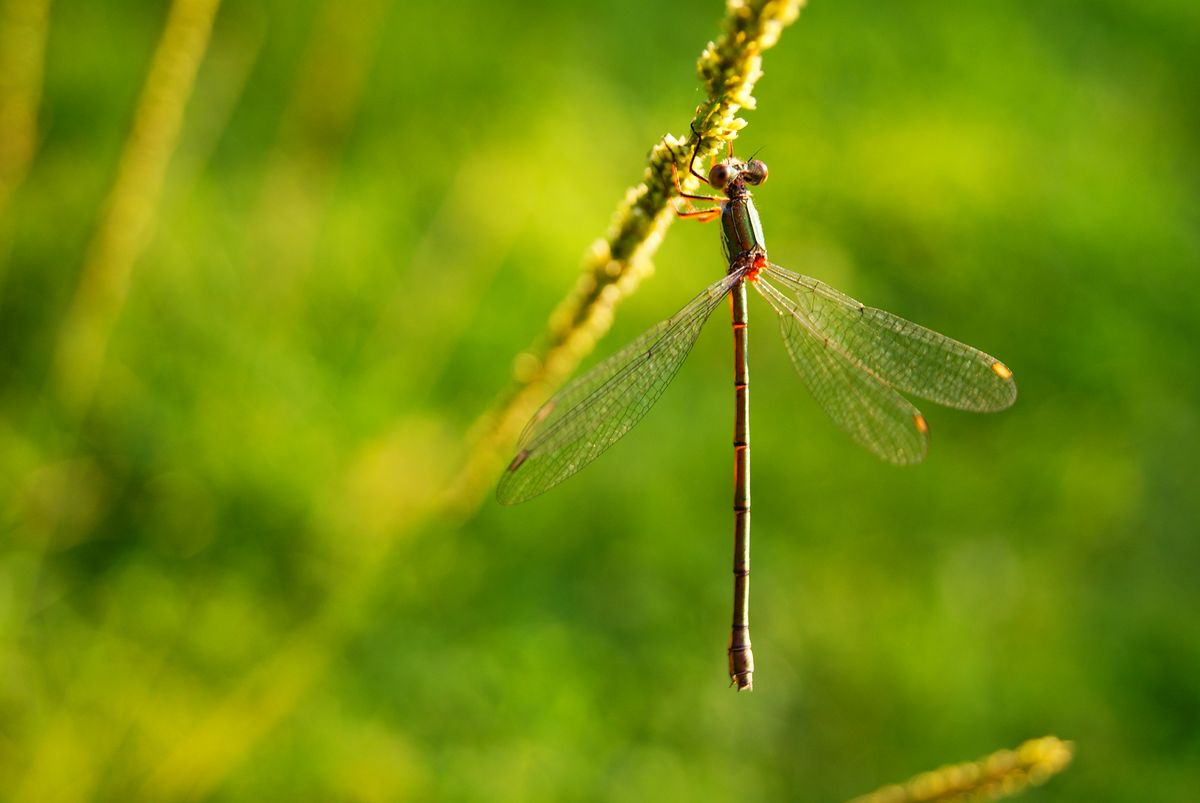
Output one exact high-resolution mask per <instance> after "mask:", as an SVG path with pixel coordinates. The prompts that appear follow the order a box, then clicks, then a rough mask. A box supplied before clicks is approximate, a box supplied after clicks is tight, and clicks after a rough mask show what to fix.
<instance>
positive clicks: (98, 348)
mask: <svg viewBox="0 0 1200 803" xmlns="http://www.w3.org/2000/svg"><path fill="white" fill-rule="evenodd" d="M219 5H220V0H174V2H173V3H172V4H171V10H170V13H169V14H168V16H167V22H166V27H165V29H164V30H163V34H162V37H161V38H160V39H159V41H158V47H157V48H156V49H155V51H154V59H153V61H152V62H151V64H150V70H149V72H148V74H147V75H146V83H145V85H144V86H143V87H142V95H141V98H140V99H139V101H138V105H137V110H136V112H135V113H134V120H133V130H132V131H131V132H130V134H129V138H128V139H127V140H126V141H125V149H124V151H123V153H122V154H121V161H120V164H119V166H118V168H117V178H116V180H115V181H114V183H113V187H112V189H111V190H110V191H109V196H108V200H107V202H106V204H105V208H104V213H103V215H102V217H101V219H100V223H99V225H98V227H97V229H96V232H95V234H93V236H92V240H91V242H90V243H89V244H88V249H87V255H86V257H85V258H84V264H83V272H82V274H81V275H80V277H79V284H78V285H77V286H76V288H75V295H74V298H73V299H72V300H71V305H70V308H69V309H68V312H67V317H66V320H64V321H63V324H62V328H61V330H60V333H59V341H58V349H57V353H56V354H55V365H54V380H55V383H56V389H57V394H58V398H59V400H60V401H61V402H62V404H63V408H64V410H65V411H66V413H67V415H68V416H69V417H72V418H75V419H78V418H80V417H82V416H83V414H84V413H86V412H87V408H88V406H89V405H90V404H91V400H92V396H93V394H94V392H95V388H96V382H97V381H98V380H99V377H100V372H101V369H102V368H103V365H104V357H105V353H106V351H107V350H108V341H109V338H110V336H111V334H112V330H113V327H114V326H115V325H116V322H117V320H118V319H119V318H120V316H121V309H122V307H123V306H124V304H125V296H126V294H127V292H128V290H129V280H130V275H131V273H132V271H133V263H134V262H135V261H136V260H137V258H138V255H139V254H140V253H141V250H142V248H143V247H144V245H145V242H146V239H147V235H148V234H149V231H150V228H151V224H152V223H153V220H154V214H155V211H156V209H157V207H158V201H159V197H160V195H161V194H162V186H163V178H164V176H165V175H166V171H167V165H168V164H169V163H170V160H171V155H172V154H173V153H174V152H175V146H176V144H177V143H178V141H179V131H180V128H181V126H182V123H183V113H184V109H185V108H186V107H187V103H188V99H189V97H190V96H191V93H192V86H193V84H194V83H195V78H196V70H197V69H198V68H199V66H200V61H201V59H203V58H204V53H205V50H206V49H207V47H208V38H209V34H210V32H211V31H212V23H213V18H214V17H215V16H216V13H217V7H218V6H219Z"/></svg>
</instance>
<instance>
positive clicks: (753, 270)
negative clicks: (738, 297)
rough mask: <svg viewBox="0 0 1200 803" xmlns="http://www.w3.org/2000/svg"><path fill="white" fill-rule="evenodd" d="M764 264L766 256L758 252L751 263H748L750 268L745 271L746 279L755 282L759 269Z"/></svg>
mask: <svg viewBox="0 0 1200 803" xmlns="http://www.w3.org/2000/svg"><path fill="white" fill-rule="evenodd" d="M766 266H767V258H766V257H765V256H763V255H762V254H759V255H758V256H756V257H755V258H754V261H753V262H752V263H750V270H748V271H746V281H748V282H757V281H758V273H759V271H761V270H762V269H763V268H765V267H766Z"/></svg>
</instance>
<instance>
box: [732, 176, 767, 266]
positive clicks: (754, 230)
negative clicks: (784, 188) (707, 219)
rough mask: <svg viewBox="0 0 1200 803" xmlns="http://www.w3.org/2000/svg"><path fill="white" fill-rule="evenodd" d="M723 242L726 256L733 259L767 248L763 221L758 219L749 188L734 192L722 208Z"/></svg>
mask: <svg viewBox="0 0 1200 803" xmlns="http://www.w3.org/2000/svg"><path fill="white" fill-rule="evenodd" d="M721 244H722V245H723V246H724V248H725V258H726V259H728V260H729V262H730V263H731V264H732V263H733V261H734V260H735V259H736V258H737V257H739V256H741V255H742V254H745V253H747V252H749V251H752V250H755V249H758V250H760V251H766V250H767V242H766V239H765V238H764V237H763V230H762V223H760V222H759V220H758V210H757V209H755V208H754V199H753V198H751V197H750V192H749V191H748V190H744V189H743V190H742V191H741V192H736V191H735V192H734V193H732V194H731V197H730V198H729V200H728V201H726V202H725V203H724V204H723V206H722V209H721Z"/></svg>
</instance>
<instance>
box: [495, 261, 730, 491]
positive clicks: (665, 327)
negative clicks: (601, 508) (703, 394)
mask: <svg viewBox="0 0 1200 803" xmlns="http://www.w3.org/2000/svg"><path fill="white" fill-rule="evenodd" d="M740 278H741V276H740V275H730V276H725V277H724V278H723V279H721V280H720V281H717V282H714V283H713V284H711V285H709V287H708V288H707V289H706V290H705V291H704V292H702V293H701V294H700V295H698V296H696V297H695V298H693V299H692V300H691V301H690V302H688V304H687V306H685V307H684V308H683V309H681V310H680V311H679V312H677V313H675V315H674V316H672V317H671V318H669V319H668V320H665V321H662V322H661V323H659V324H657V325H656V326H654V327H652V328H651V329H649V330H648V331H647V332H645V333H644V334H642V335H641V336H640V337H638V338H637V339H636V340H634V341H633V342H632V343H630V344H629V345H628V346H626V347H625V348H623V349H621V350H620V351H619V352H617V353H616V354H614V355H613V356H611V357H609V358H608V359H607V360H605V361H604V362H602V363H600V364H599V365H597V366H595V367H594V368H592V369H591V370H590V371H588V372H587V373H585V374H584V375H583V376H581V377H579V378H578V379H576V380H575V381H574V382H572V383H571V384H569V385H567V386H566V387H565V388H563V389H562V390H561V391H559V392H558V393H557V394H555V395H554V396H553V397H551V399H550V400H549V401H548V402H546V403H545V404H544V405H542V407H541V409H539V410H538V411H537V413H536V414H535V415H534V416H533V419H532V420H531V421H530V422H529V424H528V425H526V427H525V431H524V432H523V433H521V439H520V441H519V442H518V444H517V455H516V457H514V458H513V459H512V462H511V463H509V464H508V468H507V469H506V470H505V472H504V476H503V477H502V478H501V479H500V485H499V487H498V488H497V489H496V498H497V499H498V500H499V501H500V502H502V503H503V504H506V505H513V504H516V503H518V502H524V501H525V500H527V499H532V498H533V497H535V496H537V495H538V494H540V493H543V492H545V491H547V490H549V489H550V488H552V487H554V486H555V485H557V484H558V483H560V482H562V481H563V480H565V479H566V478H567V477H569V476H571V475H572V474H574V473H575V472H576V471H579V470H580V469H581V468H583V467H584V466H586V465H587V464H588V463H590V462H592V461H593V460H595V459H596V458H597V457H599V456H600V455H601V454H603V452H604V450H606V449H607V448H608V447H609V446H612V445H613V444H614V443H616V442H617V441H618V440H619V439H620V438H621V436H623V435H624V434H625V433H627V432H628V431H629V430H631V429H633V426H634V424H636V423H637V422H638V421H640V420H641V419H642V416H644V415H645V414H646V413H647V412H648V411H649V410H650V408H651V407H653V406H654V403H655V402H656V401H658V397H659V396H661V395H662V392H663V391H664V390H665V389H666V387H667V385H669V384H670V383H671V380H672V379H674V378H675V372H676V371H678V370H679V366H680V365H682V364H683V361H684V358H686V357H687V355H688V352H690V351H691V350H692V344H693V343H695V342H696V337H697V336H698V335H699V334H700V330H701V329H702V328H703V327H704V322H705V321H706V320H708V316H709V315H710V314H712V311H713V310H714V309H715V308H716V307H717V305H718V304H720V303H721V299H723V298H724V297H725V295H726V294H727V293H728V292H729V288H730V287H732V286H733V285H734V284H736V282H737V281H738V279H740Z"/></svg>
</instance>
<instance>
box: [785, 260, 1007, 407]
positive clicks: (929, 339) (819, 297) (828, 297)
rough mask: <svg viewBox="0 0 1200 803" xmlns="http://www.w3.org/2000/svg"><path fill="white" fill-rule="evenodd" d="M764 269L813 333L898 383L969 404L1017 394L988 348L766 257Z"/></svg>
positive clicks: (998, 401) (942, 400)
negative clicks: (866, 302)
mask: <svg viewBox="0 0 1200 803" xmlns="http://www.w3.org/2000/svg"><path fill="white" fill-rule="evenodd" d="M762 275H764V276H769V277H770V278H771V279H772V280H774V281H776V282H778V283H779V285H780V286H781V287H783V288H784V289H785V290H786V291H787V293H788V295H789V297H790V300H791V301H793V303H794V306H795V308H796V312H797V313H798V314H799V315H800V316H801V317H803V318H804V319H805V321H806V322H807V324H808V327H809V328H810V329H811V331H812V332H813V334H814V336H816V337H817V338H818V340H823V339H826V338H827V339H828V340H830V341H836V342H837V343H838V344H840V345H841V348H842V349H843V350H844V351H845V352H846V353H847V354H848V355H850V356H851V357H852V358H853V359H855V360H857V361H858V362H861V363H862V364H863V365H865V366H866V367H868V368H869V369H870V370H871V371H872V372H874V373H875V374H876V375H877V376H878V377H879V378H880V379H882V380H883V381H884V382H886V383H887V384H889V385H891V386H892V387H894V388H896V389H897V390H901V391H904V392H905V393H911V394H912V395H914V396H919V397H920V398H922V399H929V400H930V401H933V402H937V403H938V404H944V405H946V406H947V407H957V408H958V409H960V410H972V411H974V412H992V411H995V410H1003V409H1004V408H1006V407H1008V406H1010V405H1011V404H1012V403H1013V402H1014V401H1016V400H1017V384H1016V382H1014V381H1013V376H1012V371H1010V370H1009V369H1008V366H1006V365H1005V364H1004V363H1002V362H1000V361H999V360H997V359H996V358H995V357H993V356H991V355H990V354H985V353H983V352H982V351H980V350H979V349H975V348H972V347H970V346H968V345H966V344H965V343H960V342H958V341H957V340H953V339H951V338H949V337H946V336H945V335H942V334H938V333H937V332H934V331H933V330H931V329H926V328H925V327H924V326H920V325H918V324H915V323H913V322H911V321H907V320H905V319H904V318H901V317H899V316H898V315H893V314H892V313H890V312H886V311H884V310H881V309H876V308H875V307H867V306H864V305H863V304H860V303H859V302H857V301H855V300H854V299H853V298H851V297H850V296H848V295H845V294H843V293H840V292H838V291H837V290H834V289H833V288H832V287H830V286H829V285H827V284H825V283H824V282H819V281H817V280H816V279H811V278H809V277H807V276H801V275H800V274H798V273H793V272H792V271H790V270H787V269H785V268H781V267H779V266H778V265H775V264H770V263H768V264H767V266H766V267H765V268H764V269H763V271H762Z"/></svg>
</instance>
